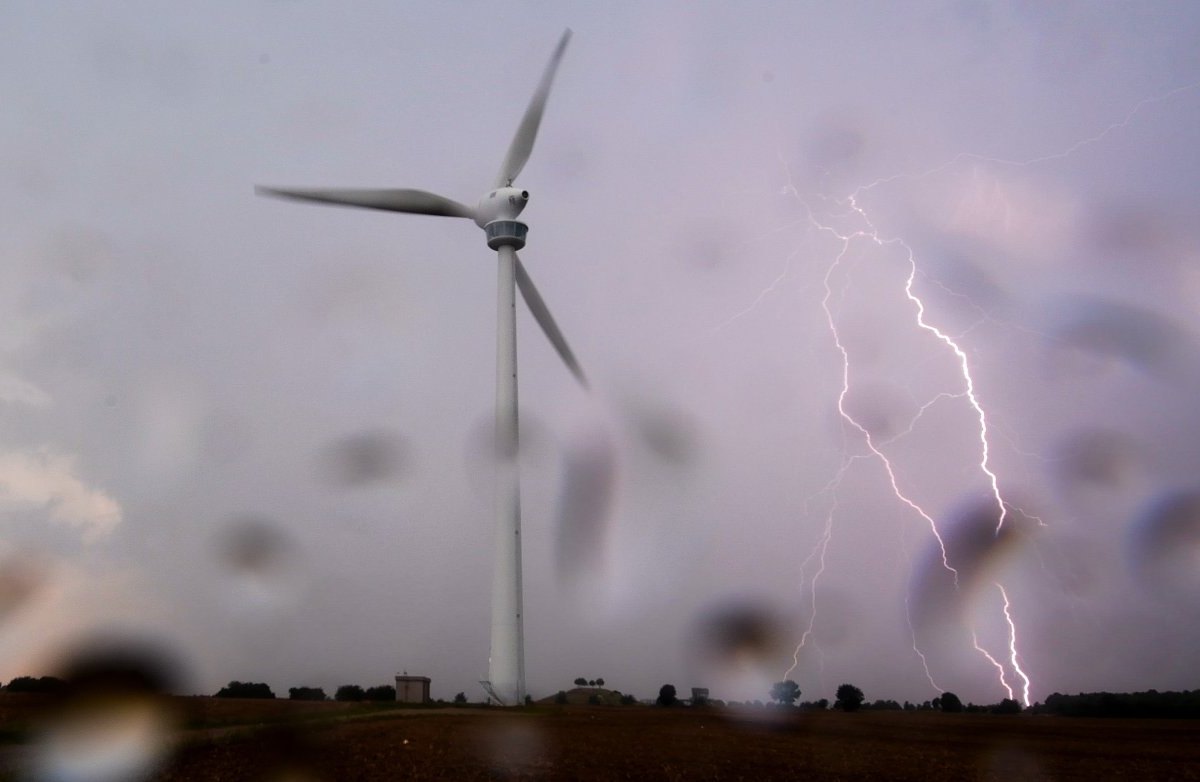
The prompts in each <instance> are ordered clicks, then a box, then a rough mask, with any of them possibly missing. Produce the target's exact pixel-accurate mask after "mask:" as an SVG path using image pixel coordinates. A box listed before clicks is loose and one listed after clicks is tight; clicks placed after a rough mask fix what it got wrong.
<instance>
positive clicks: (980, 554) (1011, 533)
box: [910, 497, 1035, 628]
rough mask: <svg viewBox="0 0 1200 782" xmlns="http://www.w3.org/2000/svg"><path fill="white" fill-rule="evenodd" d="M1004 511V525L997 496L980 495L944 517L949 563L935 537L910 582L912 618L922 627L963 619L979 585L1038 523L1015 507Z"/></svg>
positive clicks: (943, 530) (941, 525)
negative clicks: (1001, 521) (947, 564)
mask: <svg viewBox="0 0 1200 782" xmlns="http://www.w3.org/2000/svg"><path fill="white" fill-rule="evenodd" d="M1005 511H1006V512H1005V515H1004V523H1003V525H1001V524H1000V507H999V506H998V505H997V504H996V501H995V498H993V497H983V498H976V499H973V500H971V501H969V502H967V503H966V504H964V505H963V506H962V507H960V509H959V510H958V512H956V513H954V514H952V515H950V516H949V517H948V518H946V519H944V520H942V521H940V523H939V524H938V527H939V529H940V530H941V537H942V541H943V542H944V544H945V562H943V556H942V547H941V545H940V544H939V543H938V541H937V539H936V538H931V539H930V540H929V542H928V544H927V545H926V549H925V553H924V555H923V557H922V561H921V564H920V566H919V567H917V568H916V569H914V571H913V575H912V581H911V583H910V595H911V598H912V599H911V612H912V618H913V620H914V621H915V622H916V624H917V625H918V626H919V627H922V628H929V627H931V626H935V625H938V624H941V623H945V622H956V621H958V620H959V619H961V618H962V614H963V611H964V610H965V609H966V607H967V605H968V604H969V601H970V599H971V597H973V595H974V592H975V591H976V590H977V589H978V587H979V586H980V585H981V584H990V583H991V581H992V579H993V578H994V577H995V576H994V574H995V572H996V570H998V569H999V568H1000V567H1002V566H1003V564H1005V563H1006V562H1007V561H1008V559H1009V557H1010V556H1011V555H1012V554H1013V553H1014V552H1015V551H1016V550H1017V549H1018V548H1019V544H1020V542H1021V541H1022V540H1023V539H1025V538H1026V537H1027V534H1028V532H1029V531H1030V529H1031V528H1032V527H1033V525H1034V524H1035V522H1033V521H1032V520H1031V519H1030V517H1028V516H1027V515H1025V514H1024V513H1023V512H1022V511H1021V510H1019V509H1017V508H1015V507H1013V506H1011V505H1006V506H1005ZM946 563H949V566H950V568H953V570H954V572H951V570H948V569H947V568H946Z"/></svg>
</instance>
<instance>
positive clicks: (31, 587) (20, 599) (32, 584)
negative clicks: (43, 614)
mask: <svg viewBox="0 0 1200 782" xmlns="http://www.w3.org/2000/svg"><path fill="white" fill-rule="evenodd" d="M45 578H46V573H45V568H44V566H43V565H42V564H41V563H40V562H38V561H36V559H34V558H32V557H29V556H28V555H21V554H14V555H11V556H8V557H6V558H5V559H4V560H3V561H2V562H0V622H3V621H4V620H6V619H7V618H8V617H9V615H11V614H12V613H13V612H14V611H17V610H18V609H20V607H21V606H22V605H24V604H25V603H26V602H27V601H28V600H29V599H30V598H31V597H32V596H33V595H34V594H35V593H36V592H37V590H38V589H39V588H40V587H41V586H42V583H43V581H44V580H45Z"/></svg>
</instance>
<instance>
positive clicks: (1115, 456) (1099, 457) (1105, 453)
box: [1054, 429, 1141, 490]
mask: <svg viewBox="0 0 1200 782" xmlns="http://www.w3.org/2000/svg"><path fill="white" fill-rule="evenodd" d="M1055 456H1056V457H1057V458H1056V461H1055V466H1054V473H1055V476H1056V477H1057V478H1058V480H1059V482H1060V484H1061V485H1062V486H1063V488H1064V489H1067V490H1095V489H1117V488H1120V487H1121V486H1123V485H1125V484H1128V483H1130V482H1131V481H1133V480H1134V477H1135V475H1136V473H1137V472H1138V468H1139V466H1140V461H1141V458H1140V457H1141V455H1140V453H1139V451H1138V448H1137V446H1136V444H1135V443H1134V441H1133V438H1131V437H1128V436H1127V435H1124V434H1122V433H1120V432H1114V431H1111V430H1107V429H1088V430H1084V431H1079V432H1073V433H1071V434H1069V435H1067V436H1065V437H1063V438H1062V439H1061V440H1060V441H1059V442H1058V444H1057V445H1056V447H1055Z"/></svg>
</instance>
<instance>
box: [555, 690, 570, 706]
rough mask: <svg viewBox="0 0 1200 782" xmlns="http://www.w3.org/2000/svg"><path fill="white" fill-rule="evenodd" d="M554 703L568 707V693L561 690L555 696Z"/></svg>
mask: <svg viewBox="0 0 1200 782" xmlns="http://www.w3.org/2000/svg"><path fill="white" fill-rule="evenodd" d="M554 702H555V703H557V704H558V705H559V706H566V705H567V693H566V691H565V690H559V691H558V692H557V693H555V695H554Z"/></svg>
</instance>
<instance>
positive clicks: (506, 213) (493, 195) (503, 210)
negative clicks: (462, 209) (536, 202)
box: [475, 187, 529, 228]
mask: <svg viewBox="0 0 1200 782" xmlns="http://www.w3.org/2000/svg"><path fill="white" fill-rule="evenodd" d="M528 202H529V191H528V190H521V189H518V188H515V187H499V188H496V189H495V190H493V191H491V192H490V193H487V194H486V195H484V197H483V198H481V199H479V206H477V207H475V225H477V226H479V227H480V228H483V227H484V226H486V225H487V224H488V223H491V222H494V221H496V220H516V219H517V215H519V214H521V210H522V209H524V208H525V204H527V203H528Z"/></svg>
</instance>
